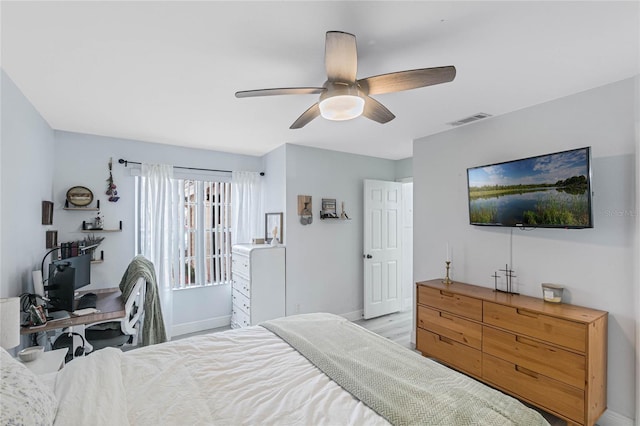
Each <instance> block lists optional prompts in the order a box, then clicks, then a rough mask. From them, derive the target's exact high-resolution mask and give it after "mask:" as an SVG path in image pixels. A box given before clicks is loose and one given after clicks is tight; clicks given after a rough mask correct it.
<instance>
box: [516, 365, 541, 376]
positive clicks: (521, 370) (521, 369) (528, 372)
mask: <svg viewBox="0 0 640 426" xmlns="http://www.w3.org/2000/svg"><path fill="white" fill-rule="evenodd" d="M516 371H517V372H518V373H522V374H524V375H525V376H529V377H533V378H534V379H537V378H538V375H537V374H536V373H535V372H534V371H531V370H529V369H527V368H524V367H520V366H519V365H516Z"/></svg>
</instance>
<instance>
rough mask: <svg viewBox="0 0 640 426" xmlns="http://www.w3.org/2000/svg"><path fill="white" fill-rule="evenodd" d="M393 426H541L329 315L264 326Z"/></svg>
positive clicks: (531, 414) (473, 385) (517, 408)
mask: <svg viewBox="0 0 640 426" xmlns="http://www.w3.org/2000/svg"><path fill="white" fill-rule="evenodd" d="M260 325H262V326H263V327H265V328H266V329H268V330H269V331H271V332H273V333H275V334H276V335H278V336H279V337H280V338H282V339H283V340H284V341H285V342H287V343H288V344H289V345H291V346H292V347H293V348H294V349H296V350H297V351H298V352H300V353H301V354H302V355H303V356H304V357H305V358H307V359H308V360H309V361H310V362H311V363H312V364H314V365H315V366H316V367H318V368H319V369H320V370H321V371H322V372H323V373H325V374H326V375H327V376H329V378H331V379H332V380H333V381H334V382H336V383H338V384H339V385H340V386H341V387H342V388H344V389H345V390H346V391H348V392H349V393H351V394H352V395H353V396H355V397H356V398H358V399H359V400H360V401H362V402H364V403H365V404H366V405H368V406H369V407H370V408H371V409H373V410H374V411H375V412H377V413H378V414H379V415H380V416H382V417H384V418H385V419H387V421H389V422H390V423H392V424H394V425H456V426H462V425H491V426H494V425H527V426H533V425H547V426H548V423H547V422H546V420H544V418H543V417H542V416H541V415H540V414H539V413H538V412H536V411H534V410H532V409H530V408H527V407H525V406H524V405H523V404H522V403H520V402H519V401H517V400H516V399H514V398H512V397H510V396H507V395H504V394H503V393H501V392H499V391H497V390H495V389H492V388H490V387H488V386H485V385H483V384H481V383H480V382H477V381H476V380H473V379H471V378H469V377H467V376H465V375H463V374H460V373H458V372H456V371H454V370H451V369H449V368H447V367H445V366H443V365H440V364H438V363H436V362H435V361H432V360H430V359H428V358H425V357H423V356H421V355H419V354H418V353H416V352H413V351H411V350H410V349H408V348H405V347H402V346H400V345H398V344H396V343H394V342H391V341H389V340H387V339H385V338H383V337H381V336H379V335H377V334H374V333H372V332H370V331H368V330H365V329H363V328H362V327H360V326H358V325H355V324H353V323H351V322H350V321H347V320H346V319H344V318H342V317H339V316H336V315H331V314H306V315H296V316H292V317H287V318H279V319H275V320H271V321H267V322H264V323H262V324H260Z"/></svg>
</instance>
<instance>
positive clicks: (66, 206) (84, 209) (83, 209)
mask: <svg viewBox="0 0 640 426" xmlns="http://www.w3.org/2000/svg"><path fill="white" fill-rule="evenodd" d="M62 210H69V211H81V212H97V211H99V210H100V200H97V201H96V206H95V207H69V201H68V200H67V201H65V202H64V207H63V208H62Z"/></svg>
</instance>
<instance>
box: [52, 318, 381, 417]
mask: <svg viewBox="0 0 640 426" xmlns="http://www.w3.org/2000/svg"><path fill="white" fill-rule="evenodd" d="M55 394H56V397H57V398H58V401H59V408H58V413H57V415H56V421H55V424H56V425H84V424H92V425H109V426H111V425H116V424H117V425H127V424H131V425H205V424H207V425H257V424H260V425H276V424H277V425H293V424H295V425H379V424H386V425H387V424H388V423H387V421H386V420H384V419H383V418H382V417H380V416H378V415H377V414H376V413H375V412H374V411H372V410H371V409H370V408H369V407H367V406H366V405H364V404H363V403H362V402H360V401H358V400H357V399H356V398H354V397H353V396H352V395H351V394H349V393H348V392H346V391H344V390H343V389H342V388H341V387H339V386H338V385H337V384H336V383H334V382H333V381H331V380H330V379H329V378H328V377H327V376H326V375H324V374H323V373H322V372H320V370H318V369H317V368H316V367H314V366H313V365H312V364H311V363H310V362H309V361H307V360H306V359H305V358H304V357H303V356H302V355H300V354H299V353H298V352H296V351H295V350H294V349H293V348H291V347H290V346H289V345H288V344H287V343H285V342H284V341H282V340H281V339H280V338H278V337H277V336H275V335H274V334H272V333H271V332H270V331H267V330H266V329H264V328H262V327H259V326H256V327H249V328H245V329H240V330H230V331H226V332H224V333H216V334H211V335H206V336H198V337H193V338H189V339H184V340H178V341H174V342H169V343H167V344H162V345H153V346H148V347H145V348H141V349H137V350H134V351H130V352H125V353H122V352H120V351H119V350H117V349H109V348H107V349H103V350H100V351H96V353H94V354H91V355H90V356H87V357H85V358H80V359H75V360H74V361H73V362H71V363H69V364H68V365H67V366H66V367H65V368H64V369H62V370H61V371H60V372H59V373H58V374H57V376H56V379H55ZM95 401H99V403H96V402H95Z"/></svg>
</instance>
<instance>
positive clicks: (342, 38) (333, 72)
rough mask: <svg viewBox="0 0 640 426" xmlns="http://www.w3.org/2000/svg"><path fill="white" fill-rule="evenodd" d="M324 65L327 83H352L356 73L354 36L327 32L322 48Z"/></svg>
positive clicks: (356, 58)
mask: <svg viewBox="0 0 640 426" xmlns="http://www.w3.org/2000/svg"><path fill="white" fill-rule="evenodd" d="M324 65H325V67H326V69H327V79H328V80H329V81H342V82H346V83H353V82H354V81H356V72H357V71H358V51H357V48H356V36H354V35H353V34H349V33H344V32H342V31H328V32H327V38H326V41H325V47H324Z"/></svg>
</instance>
